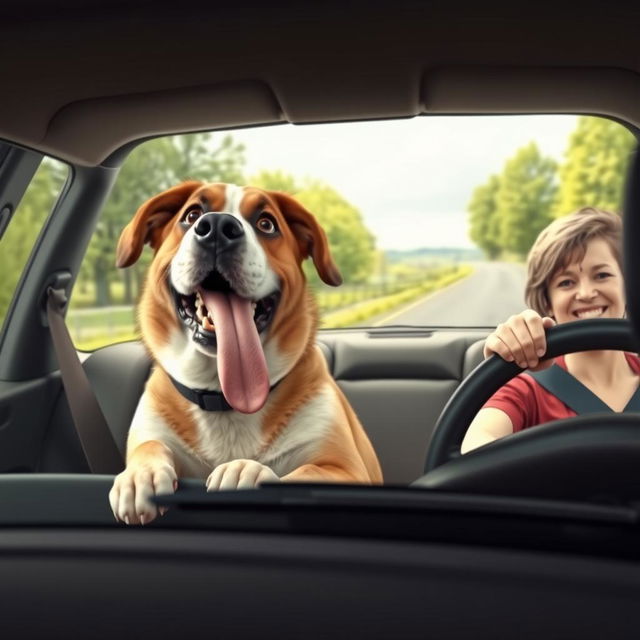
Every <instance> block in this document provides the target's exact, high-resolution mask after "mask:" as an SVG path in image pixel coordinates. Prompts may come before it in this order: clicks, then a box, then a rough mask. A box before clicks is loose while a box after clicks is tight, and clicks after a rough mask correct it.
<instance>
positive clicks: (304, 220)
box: [269, 191, 342, 287]
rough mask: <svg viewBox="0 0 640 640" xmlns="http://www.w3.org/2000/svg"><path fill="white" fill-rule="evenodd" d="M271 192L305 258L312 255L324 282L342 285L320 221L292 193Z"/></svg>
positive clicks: (333, 285)
mask: <svg viewBox="0 0 640 640" xmlns="http://www.w3.org/2000/svg"><path fill="white" fill-rule="evenodd" d="M269 193H270V194H271V196H272V197H273V198H274V199H275V200H276V202H277V203H278V206H279V207H280V210H281V211H282V214H283V215H284V217H285V219H286V221H287V223H288V224H289V227H290V229H291V231H292V232H293V235H294V236H295V237H296V239H297V241H298V245H299V247H300V251H301V253H302V257H303V259H304V258H308V257H309V256H310V257H311V259H312V260H313V264H314V265H315V267H316V271H317V272H318V275H319V276H320V278H322V281H323V282H326V283H327V284H329V285H331V286H332V287H337V286H338V285H341V284H342V276H341V275H340V271H338V267H337V266H336V263H335V262H334V261H333V258H332V257H331V253H330V251H329V242H328V241H327V235H326V233H325V232H324V231H323V229H322V227H321V226H320V225H319V224H318V221H317V220H316V219H315V218H314V217H313V215H312V214H311V213H309V212H308V211H307V210H306V209H305V208H304V207H303V206H302V205H301V204H300V203H299V202H297V201H296V200H294V199H293V198H292V197H291V196H290V195H288V194H286V193H282V192H281V191H270V192H269Z"/></svg>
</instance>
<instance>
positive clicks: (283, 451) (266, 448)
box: [130, 385, 336, 478]
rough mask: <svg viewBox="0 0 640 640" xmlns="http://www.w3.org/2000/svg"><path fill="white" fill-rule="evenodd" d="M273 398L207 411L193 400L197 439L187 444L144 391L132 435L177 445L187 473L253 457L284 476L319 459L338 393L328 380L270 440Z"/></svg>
mask: <svg viewBox="0 0 640 640" xmlns="http://www.w3.org/2000/svg"><path fill="white" fill-rule="evenodd" d="M268 410H269V403H267V405H266V406H265V407H264V408H263V409H262V410H260V411H258V412H257V413H254V414H251V415H245V414H241V413H238V412H237V411H229V412H217V411H216V412H206V411H202V410H201V409H199V408H198V407H196V406H195V405H194V407H193V410H192V416H193V419H194V421H195V423H196V426H197V440H198V443H197V445H196V447H195V448H191V447H188V446H187V444H186V443H185V442H183V441H181V440H180V439H179V438H178V437H177V435H176V433H175V432H174V431H173V429H171V428H170V427H169V425H168V424H166V422H165V421H164V419H163V418H162V417H161V416H160V412H159V411H157V410H156V409H155V408H154V407H153V406H152V404H151V403H150V402H149V396H148V394H147V393H144V394H143V396H142V398H141V399H140V403H139V405H138V410H137V411H136V415H135V417H134V420H133V423H132V425H131V431H130V438H131V439H132V440H133V441H135V442H136V443H138V442H144V441H145V440H156V439H158V440H161V441H163V442H166V443H167V444H170V446H171V447H172V449H173V450H174V452H175V454H176V457H177V459H178V460H177V461H178V462H179V465H180V467H181V469H182V472H183V475H188V476H191V477H202V478H204V477H206V476H207V475H208V474H209V473H210V472H211V471H212V469H214V468H215V467H216V466H218V465H219V464H222V463H223V462H229V461H231V460H237V459H251V460H257V461H259V462H262V463H263V464H265V465H267V466H269V467H271V468H272V469H273V471H274V472H275V473H276V474H277V475H279V476H283V475H286V474H287V473H290V472H291V471H293V470H294V469H295V468H296V467H298V466H300V465H301V464H304V463H305V462H308V461H309V460H313V459H314V455H315V454H317V453H318V451H319V447H320V446H321V444H322V443H323V442H325V441H326V437H327V435H328V433H329V432H330V430H331V428H332V425H333V423H334V421H335V419H336V415H335V410H336V397H335V393H334V391H333V389H332V388H331V387H330V386H329V385H326V386H324V387H323V388H322V389H321V390H319V392H318V393H317V395H315V396H314V397H313V398H312V399H311V400H309V402H307V403H306V404H304V405H303V406H302V407H300V409H299V410H298V411H297V412H296V413H294V414H293V415H292V416H291V418H290V419H289V421H288V423H287V424H286V425H285V426H284V428H283V429H282V430H281V431H279V433H278V435H277V437H275V439H273V441H272V442H267V441H266V440H265V436H264V431H263V421H264V417H265V414H266V412H267V411H268Z"/></svg>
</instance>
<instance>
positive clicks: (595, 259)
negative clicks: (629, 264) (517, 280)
mask: <svg viewBox="0 0 640 640" xmlns="http://www.w3.org/2000/svg"><path fill="white" fill-rule="evenodd" d="M621 243H622V221H621V219H620V217H619V216H618V215H616V214H613V213H609V212H607V211H600V210H598V209H594V208H585V209H582V210H580V211H578V212H577V213H575V214H573V215H570V216H566V217H563V218H560V219H558V220H556V221H554V222H553V223H552V224H550V225H549V226H548V227H547V228H546V229H545V230H544V231H543V232H542V233H541V234H540V236H539V237H538V239H537V241H536V242H535V244H534V245H533V247H532V249H531V252H530V254H529V260H528V267H529V268H528V279H527V285H526V288H525V291H526V299H527V302H528V304H529V305H530V306H531V309H530V310H527V311H525V312H523V313H521V314H518V315H516V316H512V317H511V318H509V320H508V321H507V322H505V323H504V324H501V325H499V326H498V328H497V329H496V330H495V332H494V333H492V334H491V335H490V336H489V337H488V338H487V340H486V343H485V348H484V353H485V357H488V356H489V355H491V354H492V353H497V354H498V355H500V356H501V357H502V358H504V359H505V360H507V361H509V362H516V364H518V366H519V367H521V368H523V369H531V370H532V371H545V370H548V372H547V374H545V375H544V377H542V375H541V374H539V375H538V377H536V376H535V375H531V374H528V373H523V374H521V375H519V376H517V377H516V378H514V379H513V380H511V381H510V382H509V383H507V384H506V385H505V386H504V387H502V388H501V389H500V390H499V391H498V392H497V393H495V394H494V395H493V396H492V397H491V398H490V399H489V400H488V401H487V402H486V403H485V405H484V407H483V409H481V410H480V411H479V413H478V415H477V416H476V418H475V419H474V420H473V422H472V423H471V425H470V427H469V430H468V431H467V435H466V436H465V439H464V441H463V443H462V447H461V450H462V452H463V453H466V452H468V451H470V450H471V449H475V448H476V447H479V446H481V445H484V444H487V443H489V442H492V441H494V440H496V439H498V438H501V437H504V436H507V435H510V434H511V433H515V432H518V431H522V430H523V429H527V428H529V427H533V426H536V425H539V424H544V423H546V422H552V421H554V420H559V419H562V418H569V417H572V416H576V415H578V411H579V409H578V405H576V404H574V403H573V402H572V401H571V396H570V395H568V396H567V395H565V394H566V393H567V392H566V391H565V390H564V389H566V388H569V389H571V388H572V387H571V386H570V385H571V384H574V383H572V382H571V381H572V380H575V381H577V383H578V386H577V388H578V389H579V390H584V391H583V393H586V394H588V395H589V396H591V395H593V396H594V397H595V399H596V401H597V400H600V401H602V403H603V404H601V410H603V411H606V410H607V408H609V409H610V410H612V411H616V412H622V411H624V410H625V409H626V408H627V407H628V406H630V404H631V402H632V400H633V399H634V397H635V395H636V392H637V391H638V382H639V375H640V359H638V356H637V355H635V354H628V353H623V352H620V351H587V352H581V353H572V354H568V355H566V356H564V357H559V358H556V359H555V362H554V361H553V360H547V361H540V356H542V355H543V354H544V353H545V351H546V338H545V329H548V328H549V327H551V326H553V325H554V324H564V323H567V322H575V321H579V320H584V319H587V318H604V317H606V318H622V317H624V315H625V294H624V281H623V276H622V265H621V258H622V247H621ZM565 372H566V373H565ZM551 375H553V376H554V378H551V377H550V376H551ZM554 379H565V380H564V385H561V386H558V385H556V383H555V382H554ZM579 392H580V391H579ZM598 406H600V405H598V404H596V407H598Z"/></svg>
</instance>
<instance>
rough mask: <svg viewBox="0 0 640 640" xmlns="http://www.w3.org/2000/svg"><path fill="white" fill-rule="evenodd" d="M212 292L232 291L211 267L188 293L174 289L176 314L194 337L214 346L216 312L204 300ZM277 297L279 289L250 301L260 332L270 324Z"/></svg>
mask: <svg viewBox="0 0 640 640" xmlns="http://www.w3.org/2000/svg"><path fill="white" fill-rule="evenodd" d="M211 292H216V293H220V294H227V295H229V294H233V289H232V288H231V285H230V284H229V282H228V281H227V280H225V278H224V277H223V276H222V275H221V274H220V273H219V272H218V271H212V272H211V273H210V274H209V275H208V276H207V277H206V278H205V279H204V280H203V281H202V282H201V283H200V285H199V286H198V288H197V290H196V292H195V293H193V294H191V295H187V296H184V295H181V294H179V293H178V292H177V291H175V290H173V294H174V298H175V302H176V308H177V311H178V316H179V317H180V319H181V320H182V322H183V323H184V324H185V325H186V326H187V327H190V328H192V329H193V331H194V336H193V338H194V340H195V341H196V342H198V343H200V344H202V345H206V346H215V345H216V343H217V340H216V324H215V323H216V320H215V319H214V315H215V313H214V310H213V309H210V308H209V307H207V304H206V302H205V298H209V294H210V293H211ZM279 298H280V293H279V292H275V293H272V294H270V295H268V296H266V297H265V298H262V299H260V300H258V301H256V302H251V306H252V308H253V322H254V324H255V326H256V329H257V331H258V333H259V334H260V333H262V332H263V331H265V330H266V329H267V328H268V327H269V325H270V324H271V321H272V320H273V316H274V315H275V310H276V307H277V305H278V300H279ZM209 299H210V298H209ZM210 306H212V305H211V304H210Z"/></svg>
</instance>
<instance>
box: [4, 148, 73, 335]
mask: <svg viewBox="0 0 640 640" xmlns="http://www.w3.org/2000/svg"><path fill="white" fill-rule="evenodd" d="M67 175H68V167H67V166H66V165H65V164H63V163H62V162H59V161H58V160H54V159H53V158H48V157H44V158H43V159H42V161H41V162H40V165H39V166H38V169H37V170H36V172H35V174H34V175H33V178H32V179H31V182H30V184H29V186H28V187H27V189H26V191H25V192H24V195H23V196H22V198H21V199H20V202H19V203H18V204H17V206H16V209H15V212H14V213H13V215H12V216H11V219H10V222H9V223H8V226H7V228H6V230H5V232H4V234H3V236H2V238H0V273H1V274H2V278H0V323H1V322H4V319H5V316H6V313H7V310H8V308H9V305H10V304H11V300H12V298H13V295H14V292H15V290H16V287H17V285H18V282H19V280H20V277H21V275H22V272H23V270H24V268H25V266H26V264H27V261H28V259H29V255H30V254H31V250H32V249H33V246H34V244H35V241H36V239H37V237H38V234H39V233H40V231H41V229H42V226H43V225H44V223H45V221H46V219H47V217H48V216H49V214H50V213H51V210H52V209H53V205H54V203H55V201H56V199H57V197H58V196H59V195H60V192H61V191H62V187H63V185H64V182H65V180H66V178H67Z"/></svg>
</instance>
